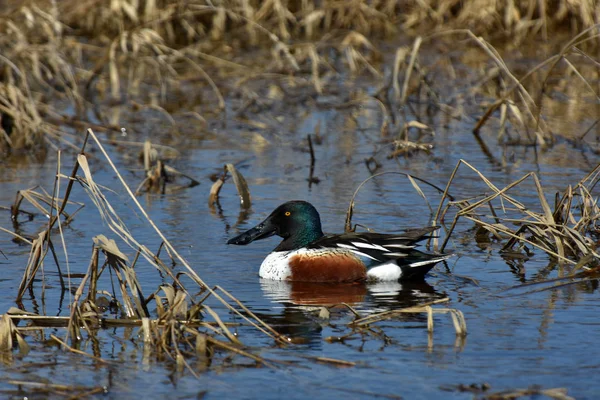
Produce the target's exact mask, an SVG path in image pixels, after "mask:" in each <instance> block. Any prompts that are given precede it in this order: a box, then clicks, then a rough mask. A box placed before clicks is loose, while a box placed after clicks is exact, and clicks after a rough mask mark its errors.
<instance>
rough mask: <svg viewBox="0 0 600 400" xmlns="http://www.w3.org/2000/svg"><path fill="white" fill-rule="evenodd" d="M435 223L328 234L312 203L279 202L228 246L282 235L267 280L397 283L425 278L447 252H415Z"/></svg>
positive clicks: (267, 264)
mask: <svg viewBox="0 0 600 400" xmlns="http://www.w3.org/2000/svg"><path fill="white" fill-rule="evenodd" d="M438 228H439V227H437V226H430V227H426V228H421V229H412V230H408V231H405V232H403V233H400V234H381V233H344V234H341V235H324V234H323V231H322V230H321V218H320V217H319V213H318V212H317V210H316V209H315V207H313V205H312V204H310V203H308V202H306V201H290V202H287V203H285V204H282V205H280V206H279V207H277V208H276V209H275V211H273V212H272V213H271V215H269V216H268V217H267V219H265V220H264V221H263V222H261V223H260V224H258V225H257V226H255V227H254V228H252V229H250V230H248V231H246V232H244V233H242V234H241V235H238V236H236V237H234V238H232V239H230V240H229V241H228V242H227V244H237V245H246V244H248V243H250V242H252V241H254V240H258V239H264V238H268V237H270V236H273V235H278V236H281V237H282V238H283V241H282V242H281V243H279V246H277V247H276V248H275V250H273V252H271V253H270V254H269V255H268V256H267V258H265V260H264V261H263V262H262V264H261V266H260V271H259V276H260V277H261V278H265V279H273V280H288V281H304V282H352V281H365V280H369V281H398V280H417V279H423V277H424V276H425V274H426V273H427V272H429V270H430V269H431V268H433V266H434V265H435V264H437V263H438V262H440V261H443V260H445V259H447V258H449V257H450V256H451V255H448V254H427V253H423V252H420V251H419V250H415V247H416V243H417V242H419V241H420V240H423V239H426V238H429V234H430V233H432V232H433V231H435V230H436V229H438Z"/></svg>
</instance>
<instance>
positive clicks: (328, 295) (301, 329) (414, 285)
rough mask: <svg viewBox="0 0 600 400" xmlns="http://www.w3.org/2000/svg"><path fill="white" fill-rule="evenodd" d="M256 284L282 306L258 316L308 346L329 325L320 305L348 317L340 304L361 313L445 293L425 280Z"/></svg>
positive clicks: (408, 317)
mask: <svg viewBox="0 0 600 400" xmlns="http://www.w3.org/2000/svg"><path fill="white" fill-rule="evenodd" d="M260 286H261V289H262V291H263V294H264V297H265V298H267V299H270V300H271V301H273V302H276V303H279V304H281V306H282V307H280V309H281V311H280V313H278V314H275V315H273V314H270V315H261V318H263V319H264V320H265V321H268V322H269V323H271V324H272V325H273V326H274V327H276V329H277V330H278V331H279V332H280V333H282V334H284V335H286V336H288V337H290V338H291V339H292V340H293V341H294V342H295V343H297V344H298V343H302V344H307V345H309V346H310V347H311V348H320V347H321V346H322V342H323V337H322V334H321V332H322V330H323V328H324V327H326V326H330V321H329V320H328V319H326V318H321V317H320V316H319V310H320V309H321V307H328V308H329V310H330V311H332V312H343V313H347V314H348V316H349V317H351V316H352V314H351V311H350V309H349V308H347V307H346V306H344V304H346V305H349V306H351V307H352V308H353V309H355V310H357V311H358V312H359V313H360V314H361V315H362V316H365V315H368V314H371V313H377V312H383V311H388V310H393V309H399V308H405V307H411V306H415V305H417V304H421V303H424V302H429V301H432V300H436V299H440V298H443V297H445V296H446V295H445V294H444V293H439V292H438V291H436V290H435V288H434V287H433V286H431V285H430V284H428V283H427V282H403V283H399V282H380V283H372V284H367V283H347V284H328V283H315V282H287V281H273V280H268V279H261V280H260ZM333 306H339V307H333ZM274 309H277V307H274ZM398 318H399V319H402V320H410V321H421V322H425V321H426V316H425V315H420V314H405V315H402V316H399V317H398ZM336 319H337V318H336ZM349 321H350V320H348V322H349Z"/></svg>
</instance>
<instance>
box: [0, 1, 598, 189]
mask: <svg viewBox="0 0 600 400" xmlns="http://www.w3.org/2000/svg"><path fill="white" fill-rule="evenodd" d="M3 17H4V18H2V19H0V33H2V35H1V36H2V39H0V48H2V49H3V50H2V53H1V54H0V65H1V66H2V68H1V69H0V70H1V73H0V114H1V117H2V118H1V119H2V127H3V129H2V132H1V133H2V140H1V141H0V146H1V147H0V150H3V151H4V152H13V153H14V152H17V153H18V152H22V151H25V152H31V151H42V150H47V149H48V148H51V149H54V150H56V149H59V148H61V149H62V148H69V149H72V150H73V151H75V150H76V149H77V148H79V147H80V145H81V141H82V139H83V138H82V137H81V135H79V134H78V133H77V132H81V130H82V128H86V127H89V126H92V127H95V128H96V129H103V130H108V131H109V132H113V133H119V132H120V126H121V125H122V124H123V121H122V117H121V116H120V115H119V114H120V113H119V112H116V110H115V106H119V107H121V108H125V109H131V110H132V111H133V112H134V113H139V114H143V115H152V116H153V118H155V119H156V120H159V121H160V122H161V123H162V124H163V127H164V130H165V132H166V133H171V134H173V133H177V132H180V131H181V130H183V129H186V128H185V126H186V125H188V123H189V121H190V119H192V120H193V121H194V122H195V123H197V124H198V125H199V126H206V125H211V124H214V123H215V121H218V120H219V118H222V117H223V113H224V112H225V109H226V103H227V102H228V101H229V102H231V101H232V98H239V99H241V102H240V103H235V105H234V110H235V118H237V119H238V120H240V121H243V122H244V123H246V124H248V125H254V126H258V127H263V128H272V129H276V128H277V124H276V122H275V117H276V114H277V109H278V106H277V103H278V101H279V100H282V101H283V103H284V104H286V105H288V106H291V104H293V103H294V102H295V100H296V99H297V98H298V96H305V97H306V96H308V97H309V98H314V97H315V96H318V95H321V94H327V93H330V92H335V91H336V90H337V89H339V88H338V87H337V86H336V83H335V82H336V80H335V79H332V76H335V75H338V74H342V75H344V76H346V77H347V79H353V77H357V76H365V75H367V76H369V77H370V78H371V79H373V80H374V81H375V84H378V85H379V86H380V88H381V89H380V90H379V92H378V93H377V94H375V95H372V94H368V95H367V94H360V93H358V95H356V94H355V95H354V96H355V97H354V98H352V97H350V98H349V99H348V100H349V102H347V104H346V105H345V106H346V107H359V106H361V105H363V104H364V103H365V102H374V103H375V104H377V106H378V107H379V108H380V110H381V120H382V123H381V126H380V131H381V134H382V136H383V137H384V138H386V136H387V138H386V140H388V141H389V143H390V147H391V149H392V150H391V152H390V153H389V154H388V155H387V156H388V158H397V157H399V156H410V155H412V154H414V153H418V152H428V151H430V150H431V145H430V144H429V142H428V141H427V140H425V141H423V140H422V139H423V138H424V137H425V138H426V137H427V136H429V135H432V134H433V133H434V132H433V130H432V129H431V128H430V127H429V126H428V125H427V124H425V123H423V122H422V121H419V119H421V118H420V115H419V111H418V108H419V107H418V106H415V105H418V104H423V102H425V103H426V104H429V105H430V106H431V107H434V108H437V109H439V110H440V111H442V112H443V113H449V114H451V115H452V117H453V118H460V117H461V116H462V113H463V110H464V108H465V106H466V105H468V103H470V101H469V100H468V99H465V98H463V97H462V96H461V95H456V96H454V97H453V98H451V99H444V97H445V96H443V95H440V91H442V92H443V90H441V88H438V87H436V86H437V84H436V83H435V80H436V79H435V78H436V77H438V79H439V76H440V74H444V75H449V76H451V75H452V74H453V72H454V70H453V66H452V65H448V61H449V60H450V59H452V57H454V55H453V51H452V50H449V51H443V50H442V52H441V54H440V57H439V59H438V60H434V61H433V62H432V63H430V64H429V65H426V64H425V62H424V61H423V60H422V59H421V55H420V53H421V52H422V51H423V50H424V49H431V48H433V47H434V46H436V44H437V43H447V44H452V46H454V45H456V42H457V41H458V42H459V43H460V46H459V47H460V50H461V51H468V50H470V49H472V48H473V47H474V48H476V49H478V51H480V52H481V53H482V54H483V55H484V56H485V57H486V58H487V59H488V60H487V61H484V62H480V63H479V65H478V66H477V68H476V69H475V71H473V72H476V73H478V74H480V76H479V77H478V78H477V79H476V80H474V81H473V82H472V87H471V89H472V90H473V94H472V95H473V96H477V97H483V98H485V99H486V102H488V103H489V107H487V110H485V111H484V113H483V116H482V117H481V118H480V119H479V121H478V122H477V123H476V125H475V126H474V132H475V135H476V138H479V136H478V135H480V131H481V129H482V127H485V126H486V124H490V121H493V122H494V123H493V124H492V127H491V129H497V130H498V141H499V143H511V144H513V145H514V144H520V145H539V146H552V144H553V143H555V141H556V138H557V137H559V136H560V135H561V134H562V133H561V132H556V131H554V130H553V129H552V127H550V126H548V124H547V122H546V114H549V116H552V113H553V112H556V110H551V109H547V108H545V106H544V99H547V98H548V97H549V96H548V93H555V92H556V91H564V90H568V88H566V87H565V85H564V82H560V81H558V82H557V81H556V77H565V76H567V78H566V79H568V80H570V81H572V80H574V81H577V82H578V85H580V88H583V89H584V90H585V91H587V93H589V95H590V96H595V97H596V98H597V96H598V95H597V93H596V89H595V88H594V84H593V82H594V81H595V79H597V68H596V67H595V62H594V59H595V57H594V56H593V53H590V52H589V51H588V49H590V50H591V49H594V48H595V46H597V44H598V25H597V24H598V22H600V21H598V20H597V19H598V5H597V4H595V2H593V1H592V0H577V1H573V0H570V1H566V0H565V1H558V2H555V1H548V0H544V1H534V0H528V1H522V2H513V1H506V2H504V1H491V0H471V1H461V2H458V1H450V2H448V1H418V2H414V1H403V2H397V1H379V2H365V1H359V0H357V1H350V2H343V3H336V2H319V3H315V2H310V1H309V2H306V1H302V2H281V1H269V2H258V1H246V0H244V1H241V0H229V1H224V2H218V3H213V2H203V1H198V2H188V1H145V2H133V1H128V0H117V1H111V2H110V3H105V2H97V1H92V0H86V1H72V0H69V1H63V2H54V1H41V0H40V1H31V2H27V3H25V4H23V3H20V2H14V3H11V2H9V6H8V7H6V9H5V11H4V15H3ZM457 27H461V29H456V28H457ZM465 28H466V29H465ZM563 31H566V32H568V33H567V34H570V38H571V40H570V41H569V40H561V41H558V42H559V44H560V46H559V47H560V51H559V52H558V53H556V54H555V55H554V56H552V57H550V58H548V59H547V60H546V61H544V62H542V63H541V64H539V65H537V66H535V67H533V68H531V69H530V70H528V71H525V72H523V73H521V72H519V73H517V72H515V71H513V70H511V68H510V66H509V65H508V64H507V63H506V62H505V61H504V60H503V59H502V56H501V51H500V50H498V49H497V48H496V47H494V45H493V44H492V43H496V44H500V43H501V42H504V41H509V43H510V46H516V45H518V44H519V43H520V42H521V41H522V40H524V38H525V37H528V36H529V37H531V36H537V37H540V36H541V37H542V38H543V39H544V40H546V41H550V40H551V39H552V38H553V37H554V36H555V35H550V33H554V32H557V33H558V32H563ZM425 32H427V34H425ZM402 33H403V35H402V37H403V38H404V39H403V41H406V38H408V35H411V37H415V36H416V39H415V40H414V43H413V44H412V46H410V45H402V46H400V47H398V48H397V49H396V52H395V53H394V55H395V57H394V59H393V60H392V59H390V57H389V54H388V53H389V52H388V51H386V52H383V51H382V47H381V43H382V41H381V40H382V39H386V38H388V39H389V38H390V37H392V36H395V37H398V35H400V34H402ZM499 37H501V39H500V38H499ZM503 46H506V45H503ZM555 46H556V45H555ZM248 48H250V49H252V50H254V52H255V53H258V54H260V55H259V56H258V57H255V56H253V57H244V56H243V55H244V54H248V53H244V52H245V49H248ZM392 53H393V52H392ZM442 66H445V67H443V68H442ZM390 72H391V74H390ZM190 82H193V83H194V87H195V92H196V93H190V91H189V89H188V88H187V86H188V84H189V83H190ZM264 83H267V85H266V86H267V88H268V91H267V93H265V92H264V91H261V90H258V89H257V85H259V86H263V87H264V86H265V85H264ZM455 83H456V82H455ZM459 91H460V92H464V90H459ZM567 94H568V96H569V97H577V98H579V97H581V93H567ZM586 96H587V94H586ZM340 100H342V99H340ZM342 101H343V100H342ZM399 105H400V106H404V105H407V106H408V107H409V113H408V115H407V114H406V111H404V112H402V113H398V109H399V108H398V106H399ZM330 106H335V105H330ZM257 107H258V108H259V109H260V111H261V112H260V113H259V112H256V111H254V110H255V109H256V108H257ZM265 108H266V109H267V110H270V111H271V114H272V115H270V116H269V118H266V122H265V118H260V117H259V115H260V114H264V112H265ZM476 113H477V114H479V113H480V110H477V112H476ZM411 114H413V115H411ZM469 114H471V115H472V114H473V113H472V112H469ZM90 115H93V116H94V117H93V118H90ZM496 119H497V120H498V121H496ZM592 122H593V121H592ZM590 129H592V128H591V127H590ZM267 130H268V129H267ZM411 131H417V132H418V134H417V135H416V136H417V139H414V137H412V136H414V135H410V134H409V133H410V132H411ZM586 132H587V131H586ZM584 136H585V132H581V133H580V134H579V137H581V138H583V137H584ZM374 161H375V162H374V164H377V163H378V162H380V160H377V159H374ZM161 171H163V172H161ZM161 173H164V170H161V169H160V168H159V169H158V170H157V171H155V172H154V175H157V176H158V175H160V174H161ZM155 179H159V178H155ZM159 180H160V179H159ZM159 187H160V185H159Z"/></svg>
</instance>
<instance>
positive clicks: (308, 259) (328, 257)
mask: <svg viewBox="0 0 600 400" xmlns="http://www.w3.org/2000/svg"><path fill="white" fill-rule="evenodd" d="M289 266H290V270H291V272H292V276H291V277H290V278H288V280H290V281H301V282H354V281H361V280H365V279H366V278H367V269H366V267H365V265H364V264H363V262H362V261H361V260H360V259H359V258H358V257H356V256H354V255H353V254H350V253H341V254H340V253H337V254H319V255H310V254H298V255H295V256H293V257H292V258H291V259H290V261H289Z"/></svg>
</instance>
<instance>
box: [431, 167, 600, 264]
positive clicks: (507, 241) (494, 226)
mask: <svg viewBox="0 0 600 400" xmlns="http://www.w3.org/2000/svg"><path fill="white" fill-rule="evenodd" d="M461 167H463V168H461ZM464 167H466V168H468V170H471V171H472V172H474V173H475V174H476V176H477V177H478V178H479V179H480V180H481V181H482V182H483V184H484V186H485V187H486V189H488V190H490V191H491V194H489V195H482V196H479V197H477V198H468V199H457V200H454V201H449V202H448V203H446V205H445V206H444V201H445V199H444V198H442V201H441V202H440V204H439V206H438V210H437V212H436V216H435V221H438V222H443V221H444V219H445V217H446V215H447V213H448V211H449V210H451V209H455V210H456V213H455V215H454V219H453V221H452V224H451V226H450V228H449V230H448V232H447V235H446V239H445V240H444V242H443V243H442V245H441V250H442V251H443V250H444V248H445V247H446V245H447V243H448V241H449V239H450V237H451V235H452V232H453V230H454V228H455V226H456V224H457V222H458V221H459V220H460V219H466V220H468V221H471V222H474V223H475V225H476V226H477V227H479V228H480V230H481V232H480V234H481V233H483V232H486V233H487V234H488V235H490V236H491V237H492V238H494V239H495V240H499V241H501V242H503V243H504V245H503V247H502V252H510V253H516V254H518V253H523V252H524V253H525V254H526V253H527V251H528V246H530V247H532V248H537V249H540V250H542V251H544V252H545V253H547V254H548V255H549V256H550V257H551V258H553V259H554V260H556V262H558V264H559V265H563V264H564V265H570V266H571V267H570V268H569V273H576V272H578V271H579V270H581V269H584V270H588V269H590V268H593V267H596V266H597V260H598V259H599V255H598V253H597V246H596V239H595V238H597V237H598V234H599V232H600V231H599V230H598V229H599V227H598V225H599V223H600V221H599V219H600V207H599V206H598V201H597V199H596V198H595V197H593V196H592V194H591V193H592V189H593V188H594V187H595V186H596V185H597V183H598V180H599V179H600V165H598V166H597V167H596V168H595V169H594V170H593V171H591V172H590V173H589V174H588V175H587V176H585V177H584V178H583V179H581V180H580V181H579V182H578V183H577V184H576V185H573V186H571V185H569V186H567V188H565V190H564V192H563V193H556V195H555V196H554V198H555V201H554V205H553V207H551V206H550V204H549V202H548V198H549V196H548V195H547V194H546V193H545V191H544V189H543V187H542V185H541V183H540V180H539V178H538V176H537V175H536V174H535V173H533V172H531V173H529V174H526V175H525V176H523V177H522V178H520V179H517V180H516V181H514V182H512V183H510V184H508V185H507V186H505V187H504V188H498V187H496V185H494V184H493V183H492V182H491V181H490V180H489V179H487V178H486V177H485V176H484V175H483V174H482V173H481V172H480V171H478V170H477V168H475V167H473V166H472V165H470V164H469V163H467V162H466V161H464V160H461V161H460V162H459V163H458V164H457V165H456V168H455V169H454V172H453V174H452V176H451V177H450V180H449V181H448V184H447V185H446V190H445V195H446V194H448V193H449V192H450V191H451V189H452V185H453V182H454V179H455V178H456V175H457V173H458V172H459V170H462V169H464ZM527 183H528V184H533V186H534V188H535V190H536V191H537V198H538V201H539V210H538V211H534V210H533V209H531V208H530V207H526V206H525V205H524V204H523V203H522V202H521V201H519V200H518V199H517V198H516V197H515V196H516V195H518V193H519V190H520V186H521V185H525V184H527ZM580 261H583V262H580Z"/></svg>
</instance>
